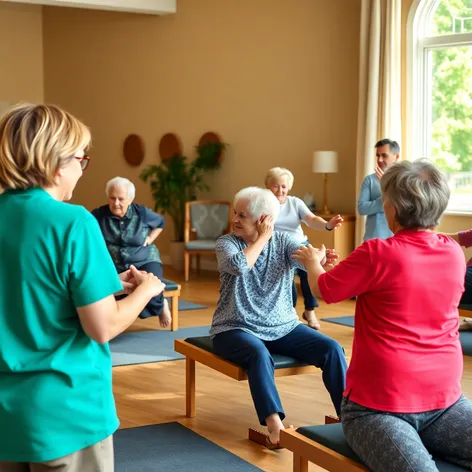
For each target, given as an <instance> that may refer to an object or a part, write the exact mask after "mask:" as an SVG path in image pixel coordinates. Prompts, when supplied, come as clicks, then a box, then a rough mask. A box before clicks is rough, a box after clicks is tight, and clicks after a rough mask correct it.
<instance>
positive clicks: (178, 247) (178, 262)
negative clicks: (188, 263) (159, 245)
mask: <svg viewBox="0 0 472 472" xmlns="http://www.w3.org/2000/svg"><path fill="white" fill-rule="evenodd" d="M184 247H185V243H183V242H178V241H172V242H171V243H170V260H171V262H172V267H173V268H174V269H175V270H179V271H183V270H184Z"/></svg>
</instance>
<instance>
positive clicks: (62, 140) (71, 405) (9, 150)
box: [0, 104, 164, 472]
mask: <svg viewBox="0 0 472 472" xmlns="http://www.w3.org/2000/svg"><path fill="white" fill-rule="evenodd" d="M89 144H90V132H89V130H88V129H87V127H86V126H85V125H84V124H82V123H81V122H80V121H78V120H77V119H76V118H74V117H73V116H72V115H70V114H68V113H66V112H64V111H62V110H61V109H59V108H58V107H54V106H45V105H30V104H22V105H17V106H15V107H13V108H11V109H10V110H8V111H7V113H6V114H5V115H4V116H3V118H2V119H1V120H0V186H1V187H2V188H3V189H4V193H3V194H2V195H0V215H2V223H1V224H0V260H1V264H0V326H1V327H2V328H1V330H0V470H1V471H2V472H9V471H12V472H13V471H18V470H31V471H34V472H36V471H38V472H39V471H40V472H46V471H48V470H55V471H61V472H79V471H80V472H89V471H90V472H102V471H103V472H111V471H113V445H112V437H111V435H112V434H113V432H114V431H115V430H116V429H117V427H118V419H117V416H116V411H115V404H114V399H113V394H112V383H111V356H110V350H109V348H108V341H109V340H110V339H112V338H113V337H115V336H116V335H118V334H119V333H121V332H122V331H123V330H125V329H126V328H127V327H128V326H129V325H131V323H132V322H133V321H134V320H135V318H136V317H137V316H138V314H139V313H140V312H141V311H142V309H143V308H144V306H145V305H146V304H147V303H148V302H149V300H150V299H151V298H152V297H154V296H156V295H158V294H159V293H160V292H162V290H163V289H164V285H163V284H162V282H161V281H160V280H159V279H158V278H157V277H155V276H154V275H152V274H142V273H140V272H138V271H137V270H136V269H135V268H134V267H132V268H131V269H130V271H127V272H125V273H123V274H120V275H119V276H118V275H117V273H116V270H115V267H114V265H113V262H112V260H111V258H110V256H109V253H108V250H107V248H106V246H105V243H104V240H103V237H102V234H101V232H100V229H99V227H98V224H97V222H96V220H95V218H94V217H93V216H92V215H91V214H90V213H89V212H88V211H87V210H86V209H85V208H83V207H81V206H76V205H71V204H69V203H65V202H66V201H68V200H70V198H71V197H72V193H73V190H74V188H75V186H76V184H77V182H78V180H79V179H80V177H81V176H82V173H83V171H84V170H85V168H86V167H87V164H88V163H89V158H88V156H86V154H85V151H86V149H87V148H88V146H89ZM120 279H121V280H120ZM122 290H125V291H126V292H127V293H130V292H132V293H130V295H129V296H128V297H127V298H126V299H124V300H122V301H119V302H116V301H115V298H114V294H116V293H117V292H120V291H122ZM21 464H24V466H23V467H24V468H22V466H21ZM28 464H29V466H28Z"/></svg>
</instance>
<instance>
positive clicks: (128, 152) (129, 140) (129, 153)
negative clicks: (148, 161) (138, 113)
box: [123, 134, 144, 166]
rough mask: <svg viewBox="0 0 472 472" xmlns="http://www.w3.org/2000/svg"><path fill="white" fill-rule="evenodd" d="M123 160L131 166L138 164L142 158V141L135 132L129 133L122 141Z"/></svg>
mask: <svg viewBox="0 0 472 472" xmlns="http://www.w3.org/2000/svg"><path fill="white" fill-rule="evenodd" d="M123 155H124V157H125V161H126V162H127V163H128V164H129V165H131V166H139V165H140V164H141V162H143V160H144V141H143V139H142V138H141V136H138V135H137V134H130V135H128V136H127V137H126V139H125V140H124V142H123Z"/></svg>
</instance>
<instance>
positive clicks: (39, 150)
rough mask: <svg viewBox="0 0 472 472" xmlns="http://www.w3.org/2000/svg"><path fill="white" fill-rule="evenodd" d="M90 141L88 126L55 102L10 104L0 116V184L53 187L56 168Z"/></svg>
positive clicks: (13, 186) (11, 187) (20, 186)
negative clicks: (45, 103)
mask: <svg viewBox="0 0 472 472" xmlns="http://www.w3.org/2000/svg"><path fill="white" fill-rule="evenodd" d="M90 141H91V136H90V131H89V129H88V128H87V127H86V126H85V125H84V124H83V123H82V122H81V121H79V120H78V119H77V118H75V117H74V116H72V115H71V114H70V113H67V112H66V111H63V110H61V109H60V108H59V107H57V106H54V105H33V104H30V103H21V104H18V105H15V106H13V107H11V108H10V109H8V110H7V111H6V112H5V114H4V115H3V116H2V118H1V119H0V186H1V187H3V188H4V189H28V188H32V187H43V188H47V187H52V186H54V185H55V178H56V174H57V171H58V170H59V169H60V168H61V167H63V166H64V165H66V164H67V163H68V162H70V160H71V159H74V155H75V153H77V152H78V151H80V150H86V149H87V148H88V147H89V145H90Z"/></svg>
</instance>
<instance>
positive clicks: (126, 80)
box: [44, 0, 360, 253]
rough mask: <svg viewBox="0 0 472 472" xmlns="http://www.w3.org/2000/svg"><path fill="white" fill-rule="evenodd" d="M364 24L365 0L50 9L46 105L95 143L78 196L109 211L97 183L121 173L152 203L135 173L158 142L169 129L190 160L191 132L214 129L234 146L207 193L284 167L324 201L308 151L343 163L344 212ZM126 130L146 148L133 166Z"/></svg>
mask: <svg viewBox="0 0 472 472" xmlns="http://www.w3.org/2000/svg"><path fill="white" fill-rule="evenodd" d="M359 18H360V0H349V1H348V2H346V0H316V1H314V0H297V2H293V4H292V3H287V1H286V0H257V1H254V0H224V1H222V0H198V1H195V0H179V2H178V12H177V14H176V15H171V16H168V17H146V16H139V15H132V14H118V13H108V12H96V11H86V10H76V9H61V8H52V7H45V8H44V64H45V96H46V99H47V101H49V102H55V103H58V104H60V105H63V106H64V107H66V108H67V109H68V110H70V111H72V112H74V113H76V114H77V115H78V116H79V117H81V118H82V119H83V120H84V121H85V122H86V123H87V124H89V125H90V126H91V128H92V132H93V136H94V148H93V151H92V153H91V154H92V156H93V161H92V162H91V164H90V168H89V170H87V175H86V176H85V177H84V179H83V181H82V182H81V183H79V186H78V188H77V190H76V196H75V201H76V202H79V203H82V204H85V205H86V206H87V207H89V208H92V207H94V206H96V205H99V204H104V203H105V196H104V185H105V182H106V181H107V179H109V178H110V177H113V176H115V175H122V176H125V177H128V178H130V179H132V180H133V181H134V182H135V183H136V184H137V200H138V201H139V202H142V203H144V204H147V205H151V199H150V195H149V191H148V188H147V186H145V185H144V184H143V183H141V182H140V181H139V180H138V174H139V172H140V171H141V169H142V167H143V166H144V165H147V164H151V163H155V162H157V161H158V160H157V143H158V140H159V138H160V136H161V135H162V134H163V133H165V132H168V131H174V132H177V133H178V134H179V135H180V136H181V137H182V140H183V142H184V152H185V153H187V154H188V155H190V156H192V155H193V146H194V145H195V144H196V143H197V141H198V138H199V136H200V135H201V134H202V133H203V132H205V131H208V130H214V131H217V132H218V133H220V134H221V136H222V137H223V139H224V140H225V141H226V142H227V143H229V144H230V145H231V148H230V150H229V151H228V152H227V154H226V157H225V161H224V165H223V168H222V169H221V170H220V171H219V172H218V173H217V175H215V176H214V177H211V178H210V179H209V181H208V182H209V183H210V185H211V189H212V190H211V192H210V196H211V197H215V198H225V199H230V198H231V197H232V195H233V194H234V193H235V192H236V191H237V190H239V189H240V188H241V187H243V186H246V185H261V184H263V179H264V175H265V172H266V170H267V169H268V168H269V167H272V166H276V165H279V166H286V167H289V168H290V169H291V170H292V171H293V172H294V174H295V186H294V189H293V193H295V194H299V195H303V194H304V193H306V192H308V191H312V192H314V194H315V197H316V200H317V202H318V203H319V205H320V206H321V203H322V202H321V199H322V176H321V175H315V174H312V172H311V155H312V152H313V150H315V149H334V150H337V151H339V153H340V161H341V162H340V164H341V165H340V172H339V173H338V174H336V175H333V176H332V178H331V179H330V183H331V185H330V203H331V206H332V207H333V208H334V209H335V210H336V211H353V210H354V208H355V201H354V199H355V182H354V178H353V176H354V175H355V149H356V121H357V100H358V49H359V48H358V44H359ZM128 133H139V134H140V135H142V136H143V138H144V140H145V143H146V151H147V153H146V160H145V163H144V164H143V166H141V168H132V167H129V166H128V165H126V164H125V162H124V160H123V158H122V156H121V143H122V141H123V139H124V137H125V136H126V135H127V134H128ZM165 233H167V235H166V234H165ZM165 233H163V236H162V238H163V241H161V243H160V244H159V245H160V247H161V250H163V252H164V253H166V252H167V250H168V241H169V239H170V237H171V234H169V233H170V230H169V231H166V232H165Z"/></svg>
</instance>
